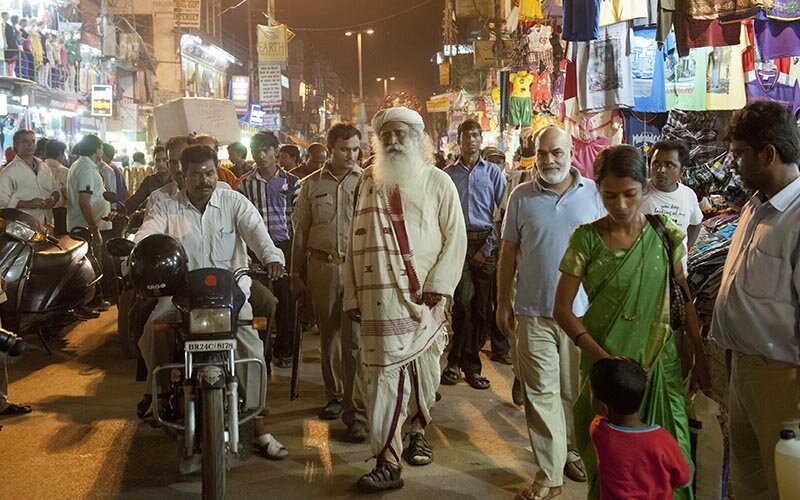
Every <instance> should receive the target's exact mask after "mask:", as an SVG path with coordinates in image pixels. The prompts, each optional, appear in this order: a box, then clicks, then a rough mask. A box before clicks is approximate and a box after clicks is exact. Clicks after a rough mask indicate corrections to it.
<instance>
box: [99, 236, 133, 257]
mask: <svg viewBox="0 0 800 500" xmlns="http://www.w3.org/2000/svg"><path fill="white" fill-rule="evenodd" d="M135 246H136V244H135V243H134V242H132V241H130V240H126V239H125V238H111V239H110V240H108V241H107V242H106V250H108V253H110V254H111V255H112V256H113V257H119V258H122V257H127V256H128V255H130V254H131V252H132V251H133V247H135Z"/></svg>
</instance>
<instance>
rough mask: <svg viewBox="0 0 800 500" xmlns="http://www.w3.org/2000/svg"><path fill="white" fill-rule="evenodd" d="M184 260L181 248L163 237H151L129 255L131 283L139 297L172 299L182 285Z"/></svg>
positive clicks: (183, 284) (141, 242)
mask: <svg viewBox="0 0 800 500" xmlns="http://www.w3.org/2000/svg"><path fill="white" fill-rule="evenodd" d="M187 262H188V260H187V259H186V252H184V251H183V246H182V245H181V244H180V243H178V241H177V240H176V239H175V238H172V237H171V236H167V235H166V234H152V235H150V236H148V237H146V238H145V239H143V240H142V241H140V242H139V243H138V244H137V245H136V247H135V248H134V249H133V252H131V256H130V259H129V261H128V264H129V272H128V275H129V276H130V279H131V283H133V287H134V288H135V289H136V293H137V294H138V295H139V296H140V297H151V298H155V297H164V296H170V295H175V294H176V293H177V292H178V291H179V290H180V289H181V288H183V287H184V286H185V285H186V277H187V275H188V272H189V270H188V265H187Z"/></svg>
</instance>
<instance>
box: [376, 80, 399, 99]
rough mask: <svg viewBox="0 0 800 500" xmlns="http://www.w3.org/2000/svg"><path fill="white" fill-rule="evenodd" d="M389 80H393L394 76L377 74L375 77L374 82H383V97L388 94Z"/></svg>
mask: <svg viewBox="0 0 800 500" xmlns="http://www.w3.org/2000/svg"><path fill="white" fill-rule="evenodd" d="M389 80H391V81H395V77H393V76H389V77H386V76H379V77H378V78H376V79H375V81H376V82H383V97H386V96H387V95H389Z"/></svg>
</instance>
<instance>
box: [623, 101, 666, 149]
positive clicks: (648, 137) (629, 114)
mask: <svg viewBox="0 0 800 500" xmlns="http://www.w3.org/2000/svg"><path fill="white" fill-rule="evenodd" d="M622 118H623V120H624V123H625V125H624V131H625V144H630V145H631V146H633V147H635V148H639V149H641V150H643V151H648V150H649V148H650V146H652V145H653V144H655V143H656V142H658V141H659V139H661V129H662V128H664V125H665V124H666V123H667V113H638V112H636V111H631V110H627V109H625V110H622Z"/></svg>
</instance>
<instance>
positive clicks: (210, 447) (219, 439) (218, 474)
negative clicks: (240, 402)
mask: <svg viewBox="0 0 800 500" xmlns="http://www.w3.org/2000/svg"><path fill="white" fill-rule="evenodd" d="M201 397H202V403H201V405H202V408H203V410H202V412H203V421H202V424H201V425H202V426H203V444H202V447H203V448H202V456H203V500H222V499H223V498H225V472H226V470H225V469H226V467H225V408H224V406H223V390H222V389H204V390H203V391H201Z"/></svg>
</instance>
